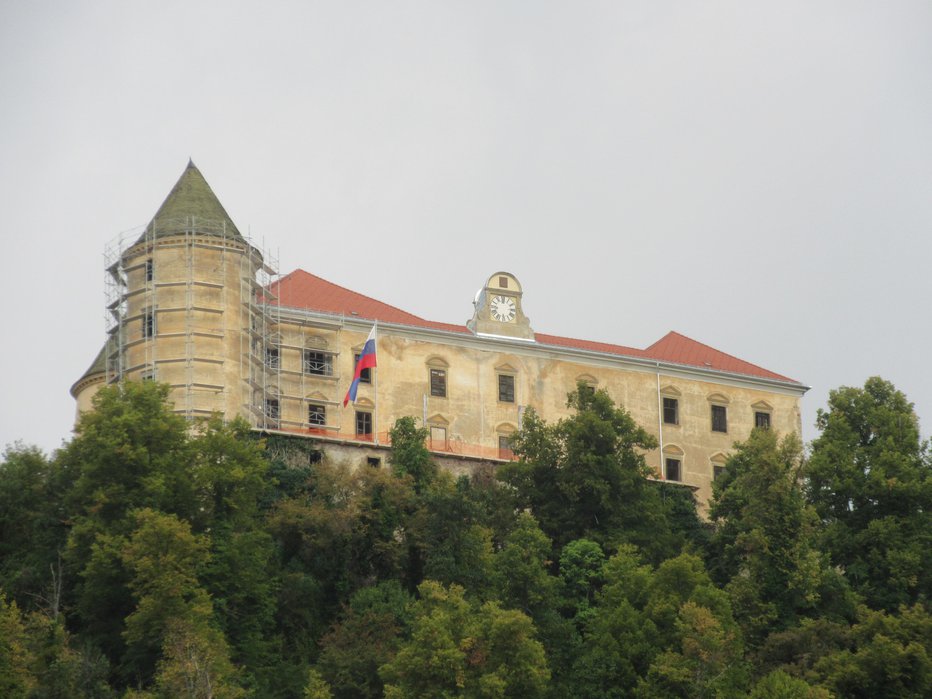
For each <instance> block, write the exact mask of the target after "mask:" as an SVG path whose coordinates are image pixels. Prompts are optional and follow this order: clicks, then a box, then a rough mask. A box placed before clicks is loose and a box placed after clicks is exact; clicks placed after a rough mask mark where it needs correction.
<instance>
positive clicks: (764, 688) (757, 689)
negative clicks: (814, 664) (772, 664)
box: [750, 670, 832, 699]
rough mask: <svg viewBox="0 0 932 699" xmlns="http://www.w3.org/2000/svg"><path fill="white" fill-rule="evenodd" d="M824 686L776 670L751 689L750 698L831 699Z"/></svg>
mask: <svg viewBox="0 0 932 699" xmlns="http://www.w3.org/2000/svg"><path fill="white" fill-rule="evenodd" d="M831 697H832V694H831V692H829V691H828V690H827V689H825V688H824V687H813V686H812V685H811V684H809V683H808V682H806V681H805V680H801V679H799V678H798V677H792V676H791V675H788V674H786V673H785V672H783V671H782V670H774V671H773V672H771V673H770V674H768V675H765V676H764V677H762V678H761V679H760V680H759V681H758V683H757V684H756V685H754V689H753V690H752V691H751V694H750V699H831Z"/></svg>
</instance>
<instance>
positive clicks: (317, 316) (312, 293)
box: [71, 162, 807, 502]
mask: <svg viewBox="0 0 932 699" xmlns="http://www.w3.org/2000/svg"><path fill="white" fill-rule="evenodd" d="M107 280H108V282H107V286H108V298H109V301H108V311H109V313H110V314H111V318H112V324H111V327H110V329H109V332H108V336H107V340H106V343H105V345H104V347H103V349H102V350H101V351H100V353H99V355H98V356H97V358H96V359H95V360H94V362H93V364H92V365H91V367H90V368H89V369H88V370H87V372H86V373H85V374H84V376H82V377H81V378H80V379H79V380H78V381H77V382H76V383H75V384H74V386H72V389H71V393H72V395H73V396H74V398H75V399H76V401H77V406H78V410H79V411H81V410H85V409H87V408H88V407H89V406H90V401H91V398H92V396H93V395H94V393H95V392H96V391H97V389H98V388H99V387H100V386H102V385H104V384H107V383H112V382H116V381H120V380H124V379H127V380H134V381H137V380H146V379H156V380H158V381H163V382H165V383H168V384H169V385H170V386H171V399H172V400H173V402H174V406H175V410H176V411H177V412H179V413H183V414H184V415H186V416H188V417H190V418H195V417H198V416H206V415H209V414H211V413H213V412H220V413H222V414H224V415H227V416H233V415H236V414H240V415H243V416H244V417H245V418H246V419H247V420H248V421H249V422H250V423H251V424H252V425H253V426H255V427H256V428H257V429H261V430H270V431H272V430H281V431H285V432H289V433H297V434H303V435H306V436H307V437H308V438H309V439H313V440H315V442H316V443H317V444H319V446H320V451H321V452H325V453H327V454H328V455H329V456H330V457H332V458H336V459H343V460H348V461H356V462H360V463H366V461H368V462H369V463H371V464H377V463H379V462H380V460H381V459H382V457H383V456H384V453H385V452H384V450H385V449H386V448H387V441H388V440H387V432H388V429H389V428H390V427H391V425H392V424H393V423H394V421H395V420H396V419H398V418H399V417H402V416H405V415H413V416H416V417H418V418H419V419H420V420H422V421H423V424H424V425H425V426H426V427H427V428H428V429H429V435H430V437H429V447H430V449H431V450H432V451H433V452H434V453H435V456H436V457H437V460H438V461H439V462H440V463H443V464H444V465H446V466H447V467H449V468H453V469H455V470H460V471H462V470H467V469H468V468H469V466H470V464H471V463H475V462H476V461H492V462H496V461H503V460H507V459H509V458H511V452H510V450H509V439H510V437H511V435H512V434H513V433H514V432H515V431H516V430H517V429H518V428H519V425H520V423H521V415H522V412H523V410H524V409H525V408H526V407H533V408H534V409H535V410H536V411H537V412H538V413H539V414H540V415H541V416H542V417H543V418H544V419H546V420H548V421H549V420H556V419H558V418H560V417H561V416H563V415H565V414H566V413H567V408H566V394H567V392H569V391H570V390H572V389H573V388H574V387H575V386H576V384H577V382H579V381H582V382H584V383H586V384H589V385H591V386H596V387H599V388H605V389H606V390H607V391H608V393H609V394H610V395H611V396H612V398H613V399H615V401H616V402H618V403H620V404H623V405H624V406H625V408H626V409H627V410H628V411H629V412H630V413H631V415H632V416H633V417H634V419H635V420H637V421H638V423H640V424H641V425H642V426H644V427H645V428H646V429H648V430H650V431H651V432H653V433H654V434H655V435H656V436H657V437H658V439H659V442H660V445H661V446H660V448H659V449H658V450H657V451H655V452H653V453H651V454H648V455H647V459H648V463H649V464H650V465H651V466H652V467H653V468H654V469H655V471H656V474H657V477H658V478H660V479H665V480H668V481H675V482H679V483H683V484H685V485H689V486H692V487H693V488H694V489H695V490H697V491H698V492H697V495H698V498H699V500H700V502H705V501H706V500H708V498H709V497H710V495H711V483H712V480H713V479H714V478H715V476H716V474H717V472H718V469H720V468H721V467H722V466H723V464H724V461H725V458H726V455H727V454H728V452H729V449H730V448H731V445H732V444H733V443H734V442H735V441H739V440H743V439H746V438H747V437H748V435H749V433H750V431H751V429H752V428H754V427H755V426H758V427H770V428H773V429H776V430H778V431H780V432H781V433H787V432H797V433H798V432H800V430H801V418H800V410H799V400H800V398H801V397H802V395H803V394H804V393H805V392H806V390H807V387H806V386H804V385H803V384H801V383H799V382H798V381H794V380H793V379H789V378H787V377H785V376H781V375H779V374H776V373H774V372H772V371H768V370H766V369H763V368H761V367H759V366H756V365H754V364H751V363H749V362H745V361H742V360H740V359H737V358H735V357H733V356H731V355H728V354H725V353H724V352H720V351H718V350H716V349H713V348H711V347H708V346H707V345H704V344H701V343H699V342H696V341H695V340H692V339H690V338H688V337H684V336H683V335H680V334H677V333H675V332H671V333H669V334H667V335H666V336H664V337H662V338H661V339H660V340H658V341H657V342H655V343H654V344H652V345H651V346H649V347H647V348H645V349H635V348H632V347H624V346H621V345H613V344H606V343H601V342H590V341H586V340H575V339H571V338H565V337H558V336H555V335H545V334H542V333H539V332H535V331H534V330H533V329H532V327H531V322H530V319H529V318H528V317H527V316H526V315H525V314H524V310H523V304H522V299H523V293H524V291H523V289H522V287H521V284H520V283H519V281H518V280H517V279H516V278H515V276H514V275H512V274H510V273H508V272H496V273H495V274H492V275H491V276H489V277H488V278H487V279H486V280H485V282H484V284H483V285H482V288H481V289H480V291H479V293H478V294H477V295H476V297H475V299H474V301H473V307H474V310H473V316H472V318H471V319H470V320H469V321H468V322H467V323H466V324H465V325H456V324H449V323H439V322H434V321H429V320H425V319H423V318H420V317H418V316H416V315H413V314H411V313H406V312H405V311H402V310H400V309H398V308H395V307H394V306H390V305H388V304H385V303H382V302H380V301H377V300H375V299H372V298H369V297H367V296H364V295H362V294H359V293H356V292H354V291H351V290H349V289H346V288H343V287H341V286H338V285H337V284H333V283H331V282H329V281H326V280H324V279H321V278H320V277H317V276H315V275H313V274H310V273H308V272H305V271H304V270H301V269H298V270H295V271H294V272H291V273H290V274H287V275H284V276H279V275H278V274H277V272H276V270H275V269H274V264H272V261H271V260H269V259H268V257H267V256H266V255H263V254H262V252H261V251H259V250H258V249H257V248H256V247H254V246H253V245H252V244H251V243H250V242H249V241H248V240H247V239H246V238H244V237H243V235H242V234H241V233H240V232H239V230H238V229H237V227H236V225H235V224H234V223H233V221H231V220H230V217H229V216H228V215H227V212H226V211H225V210H224V208H223V206H222V205H221V204H220V202H219V200H218V199H217V197H216V196H215V195H214V193H213V191H212V190H211V188H210V186H209V185H208V184H207V182H206V181H205V179H204V177H203V175H201V172H200V171H199V170H198V169H197V167H195V165H194V164H193V163H190V162H189V163H188V166H187V167H186V168H185V170H184V172H183V173H182V175H181V178H180V179H179V180H178V182H177V183H176V184H175V186H174V188H173V189H172V190H171V192H170V193H169V195H168V197H167V198H166V199H165V202H164V203H163V204H162V206H161V207H160V208H159V210H158V212H157V213H156V214H155V216H154V217H153V219H152V221H151V222H150V223H149V225H148V226H146V228H145V230H144V231H143V232H142V234H141V235H139V237H138V238H137V239H131V240H130V241H128V244H126V245H122V244H120V245H117V246H116V248H114V249H113V250H111V251H110V253H109V258H108V263H107ZM374 321H378V341H377V347H378V367H377V368H376V369H374V370H372V371H370V372H368V373H366V374H364V375H363V379H362V381H363V382H362V385H361V386H360V389H359V393H358V396H357V401H356V403H355V404H351V405H350V406H348V407H347V408H344V407H343V405H342V399H343V396H344V394H345V393H346V390H347V386H348V384H349V382H350V380H351V379H352V376H353V371H354V367H355V357H356V356H357V355H358V353H359V352H360V351H361V349H362V347H363V344H364V343H365V340H366V337H367V335H368V333H369V331H370V329H371V328H372V325H373V322H374Z"/></svg>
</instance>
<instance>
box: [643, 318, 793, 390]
mask: <svg viewBox="0 0 932 699" xmlns="http://www.w3.org/2000/svg"><path fill="white" fill-rule="evenodd" d="M671 335H675V336H676V337H681V338H683V339H684V340H689V341H690V342H692V343H694V344H697V345H699V346H700V347H704V348H705V349H707V350H712V351H713V352H718V353H719V354H722V355H724V356H726V357H728V358H729V359H733V360H735V361H736V362H741V363H742V364H747V365H749V366H752V367H754V368H755V369H760V370H761V371H764V372H767V373H768V374H773V375H774V376H779V377H781V378H783V379H786V380H787V381H792V382H794V383H799V382H798V381H796V379H791V378H790V377H789V376H784V375H783V374H778V373H777V372H775V371H772V370H770V369H767V368H765V367H762V366H761V365H760V364H755V363H754V362H749V361H748V360H747V359H742V358H741V357H738V356H736V355H734V354H731V353H730V352H725V351H724V350H720V349H718V348H717V347H713V346H712V345H707V344H706V343H705V342H701V341H699V340H696V339H694V338H692V337H689V336H688V335H684V334H683V333H681V332H677V331H676V330H671V331H669V332H668V333H667V334H666V335H664V336H663V337H661V338H660V339H659V340H657V341H656V342H655V343H654V344H652V345H651V346H650V347H648V348H647V349H645V350H644V351H645V352H649V351H650V350H652V349H653V348H654V347H655V346H656V345H659V344H660V343H661V342H663V341H664V340H666V339H667V338H668V337H670V336H671Z"/></svg>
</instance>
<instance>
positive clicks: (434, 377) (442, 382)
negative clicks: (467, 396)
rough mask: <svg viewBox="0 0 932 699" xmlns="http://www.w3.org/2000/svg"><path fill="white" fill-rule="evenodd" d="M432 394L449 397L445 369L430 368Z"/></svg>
mask: <svg viewBox="0 0 932 699" xmlns="http://www.w3.org/2000/svg"><path fill="white" fill-rule="evenodd" d="M430 395H432V396H437V397H438V398H446V397H447V372H446V371H444V370H443V369H431V370H430Z"/></svg>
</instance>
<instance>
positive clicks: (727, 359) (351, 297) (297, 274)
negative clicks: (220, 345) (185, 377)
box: [270, 269, 799, 383]
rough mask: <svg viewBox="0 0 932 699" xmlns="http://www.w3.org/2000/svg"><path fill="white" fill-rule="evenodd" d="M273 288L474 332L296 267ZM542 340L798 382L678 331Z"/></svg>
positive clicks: (343, 307) (295, 300)
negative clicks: (635, 343) (649, 337)
mask: <svg viewBox="0 0 932 699" xmlns="http://www.w3.org/2000/svg"><path fill="white" fill-rule="evenodd" d="M270 291H271V293H272V295H274V296H275V297H276V299H277V301H278V303H280V304H281V305H282V306H283V307H287V308H300V309H304V310H310V311H322V312H324V313H337V314H342V315H346V316H352V317H357V318H362V319H367V320H379V321H381V322H383V323H397V324H399V325H412V326H415V327H421V328H432V329H434V330H445V331H448V332H456V333H464V334H471V333H470V331H469V329H468V328H467V327H466V326H465V325H453V324H450V323H438V322H436V321H431V320H425V319H424V318H421V317H419V316H416V315H414V314H413V313H408V312H407V311H403V310H401V309H400V308H396V307H395V306H391V305H389V304H387V303H382V302H381V301H377V300H376V299H373V298H370V297H368V296H364V295H363V294H360V293H357V292H355V291H351V290H349V289H347V288H345V287H342V286H339V285H338V284H334V283H332V282H328V281H327V280H326V279H321V278H320V277H318V276H315V275H313V274H310V273H309V272H305V271H304V270H303V269H296V270H295V271H294V272H291V273H290V274H288V275H286V276H284V277H282V278H281V279H279V280H278V281H276V282H274V283H273V284H272V285H271V287H270ZM534 337H535V339H536V341H537V343H538V344H541V345H554V346H558V347H569V348H573V349H580V350H588V351H592V352H604V353H606V354H616V355H619V356H624V357H636V358H639V359H648V360H656V361H661V362H667V363H670V364H682V365H684V366H691V367H700V368H703V369H712V370H715V371H723V372H727V373H734V374H744V375H746V376H755V377H758V378H765V379H774V380H776V381H787V382H790V383H799V382H797V381H795V380H794V379H790V378H787V377H786V376H781V375H780V374H777V373H774V372H772V371H768V370H767V369H764V368H762V367H759V366H757V365H756V364H751V363H750V362H746V361H744V360H742V359H738V358H737V357H733V356H732V355H730V354H726V353H725V352H720V351H719V350H717V349H715V348H713V347H709V346H708V345H704V344H702V343H701V342H697V341H696V340H693V339H691V338H688V337H686V336H685V335H681V334H680V333H677V332H669V333H667V334H666V335H664V336H663V337H662V338H660V339H659V340H657V342H655V343H654V344H652V345H651V346H650V347H648V348H646V349H636V348H634V347H625V346H623V345H613V344H609V343H605V342H593V341H591V340H577V339H573V338H569V337H560V336H557V335H545V334H544V333H535V334H534Z"/></svg>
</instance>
